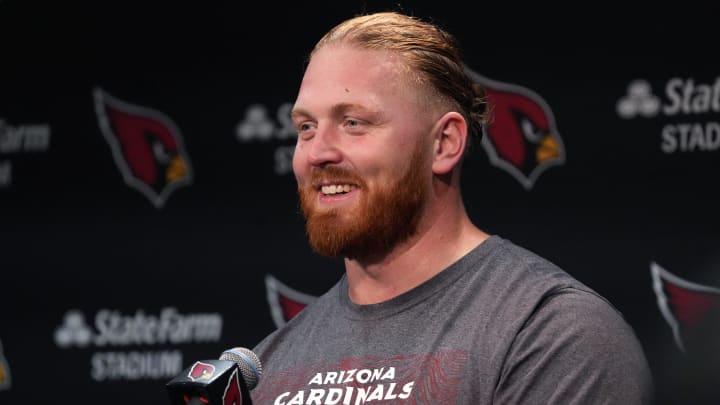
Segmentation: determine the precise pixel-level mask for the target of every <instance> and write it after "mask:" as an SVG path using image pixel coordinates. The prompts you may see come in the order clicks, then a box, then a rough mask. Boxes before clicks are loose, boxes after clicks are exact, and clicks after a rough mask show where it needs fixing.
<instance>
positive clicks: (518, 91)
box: [466, 68, 565, 190]
mask: <svg viewBox="0 0 720 405" xmlns="http://www.w3.org/2000/svg"><path fill="white" fill-rule="evenodd" d="M466 72H467V73H468V75H469V76H470V78H471V79H472V80H473V81H475V82H476V83H478V84H479V85H481V86H482V87H483V88H484V89H485V94H486V97H487V103H488V107H489V109H490V112H491V119H490V123H489V124H488V125H487V126H486V127H485V133H484V136H483V138H482V144H483V147H484V148H485V151H486V152H487V154H488V156H489V159H490V163H491V164H493V165H494V166H497V167H499V168H501V169H504V170H505V171H507V172H508V173H510V174H511V175H512V176H513V177H515V179H517V180H518V181H519V182H520V184H522V185H523V187H525V189H526V190H530V189H532V187H533V186H534V185H535V182H536V181H537V179H538V177H540V174H542V173H543V172H544V171H545V170H547V169H548V168H549V167H552V166H557V165H562V164H563V163H565V147H564V146H563V141H562V138H561V137H560V133H559V132H558V129H557V126H556V124H555V117H554V116H553V113H552V110H551V109H550V107H549V106H548V104H547V103H546V102H545V100H543V98H542V97H540V96H539V95H538V94H537V93H535V92H533V91H532V90H530V89H527V88H525V87H522V86H518V85H515V84H510V83H503V82H499V81H495V80H490V79H488V78H486V77H483V76H481V75H479V74H477V73H475V72H473V71H472V70H470V69H467V68H466Z"/></svg>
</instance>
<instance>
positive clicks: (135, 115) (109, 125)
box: [94, 88, 192, 208]
mask: <svg viewBox="0 0 720 405" xmlns="http://www.w3.org/2000/svg"><path fill="white" fill-rule="evenodd" d="M94 96H95V113H96V114H97V118H98V123H99V125H100V129H101V131H102V133H103V135H104V136H105V139H106V140H107V142H108V144H110V147H111V149H112V153H113V157H114V158H115V164H116V165H117V166H118V168H119V169H120V171H121V172H122V175H123V178H124V180H125V183H126V184H127V185H128V186H130V187H133V188H135V189H137V190H138V191H140V192H141V193H143V194H144V195H145V196H146V197H147V198H148V199H150V201H151V202H152V203H153V204H154V205H155V206H156V207H157V208H162V206H163V205H164V204H165V202H166V201H167V199H168V197H169V196H170V194H171V193H172V192H173V191H174V190H175V189H177V188H178V187H180V186H183V185H187V184H189V183H191V182H192V171H191V168H190V160H189V158H188V155H187V152H186V151H185V148H184V146H183V143H182V138H181V137H180V130H178V128H177V126H176V125H175V124H174V123H173V122H172V121H171V120H170V118H168V117H167V116H165V115H164V114H162V113H160V112H159V111H156V110H152V109H150V108H147V107H142V106H137V105H132V104H129V103H126V102H124V101H120V100H118V99H117V98H115V97H112V96H111V95H109V94H108V93H106V92H105V91H104V90H102V89H100V88H96V89H95V91H94Z"/></svg>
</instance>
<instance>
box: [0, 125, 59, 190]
mask: <svg viewBox="0 0 720 405" xmlns="http://www.w3.org/2000/svg"><path fill="white" fill-rule="evenodd" d="M49 148H50V126H49V125H48V124H21V125H10V124H8V123H7V121H5V119H4V118H2V117H0V189H1V188H8V187H10V186H11V185H12V183H13V170H12V168H13V166H12V160H10V158H11V157H18V156H20V155H25V154H28V153H39V152H46V151H47V150H48V149H49Z"/></svg>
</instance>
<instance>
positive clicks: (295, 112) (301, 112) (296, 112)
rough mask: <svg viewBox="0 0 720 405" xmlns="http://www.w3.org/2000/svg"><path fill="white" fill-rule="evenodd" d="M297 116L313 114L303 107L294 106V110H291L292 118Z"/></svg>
mask: <svg viewBox="0 0 720 405" xmlns="http://www.w3.org/2000/svg"><path fill="white" fill-rule="evenodd" d="M296 117H311V115H310V113H309V112H307V111H305V110H303V109H302V108H293V109H292V111H290V118H296Z"/></svg>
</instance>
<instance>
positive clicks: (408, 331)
mask: <svg viewBox="0 0 720 405" xmlns="http://www.w3.org/2000/svg"><path fill="white" fill-rule="evenodd" d="M458 54H459V53H458V50H457V48H456V45H455V43H454V40H453V38H452V37H451V36H450V35H449V34H447V33H446V32H444V31H442V30H440V29H439V28H437V27H435V26H433V25H430V24H427V23H424V22H421V21H420V20H418V19H415V18H411V17H408V16H404V15H401V14H396V13H378V14H372V15H366V16H360V17H356V18H353V19H350V20H348V21H345V22H344V23H342V24H340V25H339V26H337V27H335V28H334V29H333V30H331V31H330V32H329V33H327V34H326V35H325V36H324V37H323V38H322V39H321V40H320V41H319V43H318V44H317V45H316V47H315V49H314V50H313V52H312V53H311V58H310V61H309V64H308V66H307V69H306V72H305V75H304V77H303V80H302V84H301V86H300V90H299V93H298V97H297V100H296V102H295V106H294V108H293V110H292V119H293V121H294V123H295V126H296V128H297V131H298V140H297V146H296V149H295V155H294V160H293V169H294V172H295V175H296V178H297V182H298V191H299V195H300V202H301V206H302V209H303V212H304V214H305V217H306V220H307V232H308V236H309V239H310V242H311V244H312V246H313V248H314V249H315V250H316V251H317V252H318V253H320V254H323V255H331V256H342V257H344V260H345V269H346V272H345V275H344V277H343V278H342V279H341V280H340V281H339V282H338V283H337V284H336V285H335V286H334V287H333V288H332V289H330V290H329V291H328V292H327V293H326V294H324V295H323V296H322V297H320V298H319V299H317V300H316V301H315V302H314V303H313V304H311V305H310V306H308V307H307V308H306V309H304V310H303V311H302V312H301V313H300V314H299V315H297V316H296V317H295V318H293V319H292V320H291V321H290V322H289V323H288V324H287V325H286V326H285V327H283V328H281V329H279V330H277V331H275V332H274V333H272V334H271V335H270V336H268V337H267V338H265V339H264V340H263V341H262V342H261V343H260V344H259V345H258V346H257V347H255V348H254V351H255V352H256V353H257V354H258V356H259V357H260V359H261V361H262V363H263V368H264V374H263V375H262V377H261V378H260V382H259V385H258V387H257V388H256V389H255V390H254V391H253V399H254V402H255V403H258V404H288V405H289V404H362V403H367V402H377V403H412V404H490V403H507V404H520V403H522V404H526V403H529V404H570V403H578V404H588V403H598V402H602V403H618V404H637V403H648V402H650V401H651V390H652V387H651V384H652V383H651V377H650V372H649V369H648V366H647V362H646V359H645V357H644V354H643V350H642V348H641V346H640V344H639V342H638V341H637V339H636V337H635V335H634V333H633V331H632V329H631V328H630V327H629V326H628V325H627V323H625V321H624V320H623V318H622V316H621V315H620V314H619V313H618V312H617V311H616V310H615V309H614V308H613V307H612V306H611V305H610V304H609V303H608V302H607V301H606V300H604V299H603V298H602V297H600V296H599V295H598V294H596V293H595V292H593V291H592V290H591V289H589V288H588V287H586V286H584V285H582V284H581V283H580V282H578V281H576V280H574V279H573V278H572V277H570V276H569V275H568V274H567V273H565V272H563V271H562V270H561V269H559V268H557V267H556V266H554V265H553V264H551V263H549V262H548V261H546V260H544V259H542V258H540V257H538V256H536V255H534V254H533V253H531V252H529V251H527V250H524V249H522V248H520V247H518V246H516V245H513V244H512V243H511V242H509V241H507V240H504V239H502V238H501V237H499V236H496V235H493V236H491V235H488V234H486V233H485V232H483V231H482V230H480V229H479V228H478V227H476V226H475V225H474V224H473V223H472V222H471V220H470V219H469V217H468V215H467V213H466V211H465V208H464V206H463V201H462V196H461V192H460V169H461V164H462V160H463V154H464V152H465V150H466V148H467V145H468V143H469V142H470V137H471V136H475V137H477V138H478V139H479V136H480V134H481V127H482V125H483V123H484V122H485V119H486V108H485V104H484V102H483V98H482V94H481V93H478V94H476V92H475V90H474V89H473V85H472V82H471V81H470V80H469V79H468V77H467V76H466V75H465V73H464V71H463V67H462V63H461V61H460V58H459V56H458Z"/></svg>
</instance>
